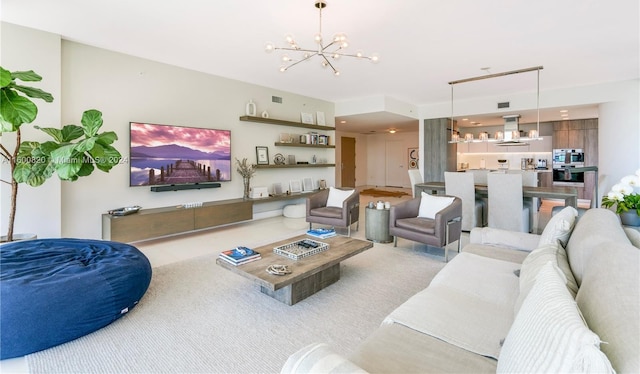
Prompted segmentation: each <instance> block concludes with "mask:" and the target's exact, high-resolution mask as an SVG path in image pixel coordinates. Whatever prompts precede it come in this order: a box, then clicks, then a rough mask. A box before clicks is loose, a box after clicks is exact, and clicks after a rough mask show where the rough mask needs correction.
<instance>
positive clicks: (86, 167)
mask: <svg viewBox="0 0 640 374" xmlns="http://www.w3.org/2000/svg"><path fill="white" fill-rule="evenodd" d="M94 169H95V167H94V166H93V164H92V163H90V162H85V163H83V164H82V167H81V168H80V170H78V177H86V176H89V175H91V173H93V170H94Z"/></svg>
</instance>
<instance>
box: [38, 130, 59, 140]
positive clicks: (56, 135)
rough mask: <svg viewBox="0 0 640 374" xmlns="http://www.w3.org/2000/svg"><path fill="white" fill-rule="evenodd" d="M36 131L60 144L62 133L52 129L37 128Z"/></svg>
mask: <svg viewBox="0 0 640 374" xmlns="http://www.w3.org/2000/svg"><path fill="white" fill-rule="evenodd" d="M38 130H40V131H42V132H44V133H46V134H47V135H49V136H50V137H52V138H53V139H54V140H55V141H57V142H62V131H60V129H56V128H53V127H38Z"/></svg>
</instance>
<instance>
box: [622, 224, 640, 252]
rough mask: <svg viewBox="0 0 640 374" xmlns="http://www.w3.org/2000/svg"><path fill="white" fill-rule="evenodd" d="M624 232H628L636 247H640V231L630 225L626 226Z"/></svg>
mask: <svg viewBox="0 0 640 374" xmlns="http://www.w3.org/2000/svg"><path fill="white" fill-rule="evenodd" d="M624 233H625V234H627V238H628V239H629V241H630V242H631V244H633V246H634V247H636V248H640V231H638V230H636V229H632V228H629V227H625V228H624Z"/></svg>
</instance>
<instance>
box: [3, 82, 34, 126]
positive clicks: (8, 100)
mask: <svg viewBox="0 0 640 374" xmlns="http://www.w3.org/2000/svg"><path fill="white" fill-rule="evenodd" d="M37 115H38V107H37V106H36V105H35V104H34V103H33V102H31V100H29V99H27V98H26V97H23V96H20V95H18V94H16V93H15V92H13V91H11V90H10V89H8V88H6V87H5V88H3V89H2V91H1V93H0V123H1V124H2V131H3V132H5V131H16V130H17V129H18V127H20V125H22V124H23V123H31V122H33V120H34V119H36V116H37Z"/></svg>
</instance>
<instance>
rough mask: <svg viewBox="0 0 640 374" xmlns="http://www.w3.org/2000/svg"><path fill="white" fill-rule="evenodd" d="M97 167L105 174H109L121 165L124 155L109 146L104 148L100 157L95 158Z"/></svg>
mask: <svg viewBox="0 0 640 374" xmlns="http://www.w3.org/2000/svg"><path fill="white" fill-rule="evenodd" d="M94 159H95V162H96V167H97V168H98V169H100V170H102V171H104V172H109V170H111V169H112V168H113V167H114V166H116V165H117V164H119V163H120V160H122V155H120V152H118V150H117V149H115V148H114V147H112V146H110V145H108V146H104V147H103V152H102V155H101V156H100V157H95V156H94Z"/></svg>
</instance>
